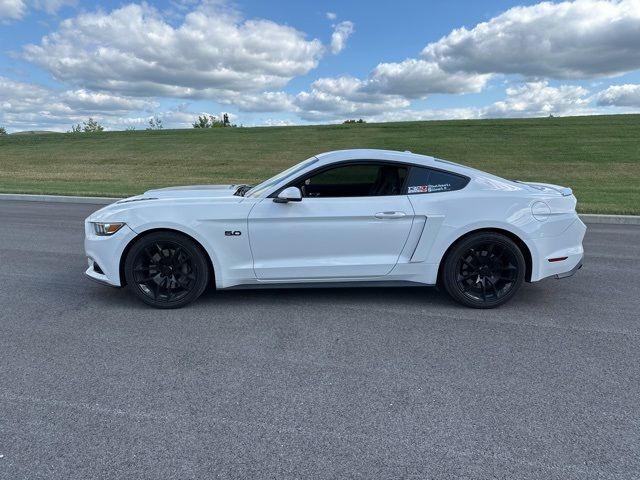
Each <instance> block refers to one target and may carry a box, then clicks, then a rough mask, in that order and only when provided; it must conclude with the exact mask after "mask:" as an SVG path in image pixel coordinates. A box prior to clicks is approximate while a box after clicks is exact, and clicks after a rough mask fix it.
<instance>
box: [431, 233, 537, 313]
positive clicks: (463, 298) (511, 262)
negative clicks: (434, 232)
mask: <svg viewBox="0 0 640 480" xmlns="http://www.w3.org/2000/svg"><path fill="white" fill-rule="evenodd" d="M525 269H526V264H525V260H524V256H523V255H522V252H521V251H520V249H519V248H518V246H517V245H516V244H515V243H514V242H513V240H511V239H510V238H508V237H506V236H504V235H501V234H499V233H492V232H487V233H476V234H472V235H470V236H468V237H467V238H465V239H463V240H462V241H460V242H459V243H458V244H456V245H455V246H454V247H453V249H452V250H451V251H450V252H449V254H448V255H447V257H446V259H445V262H444V265H443V269H442V284H443V286H444V288H445V290H446V291H447V293H448V294H449V295H450V296H451V297H452V298H453V299H454V300H456V301H457V302H459V303H461V304H462V305H465V306H467V307H473V308H493V307H497V306H499V305H502V304H503V303H505V302H506V301H507V300H509V299H510V298H511V297H513V295H514V294H515V293H516V292H517V291H518V289H519V288H520V286H521V285H522V283H523V281H524V276H525Z"/></svg>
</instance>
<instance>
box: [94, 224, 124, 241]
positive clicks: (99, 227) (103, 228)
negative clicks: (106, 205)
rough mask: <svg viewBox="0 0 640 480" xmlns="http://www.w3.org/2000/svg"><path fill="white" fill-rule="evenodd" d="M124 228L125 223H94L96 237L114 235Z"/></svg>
mask: <svg viewBox="0 0 640 480" xmlns="http://www.w3.org/2000/svg"><path fill="white" fill-rule="evenodd" d="M122 227H124V223H97V222H94V223H93V230H94V231H95V232H96V235H99V236H101V237H107V236H109V235H113V234H114V233H116V232H117V231H118V230H120V229H121V228H122Z"/></svg>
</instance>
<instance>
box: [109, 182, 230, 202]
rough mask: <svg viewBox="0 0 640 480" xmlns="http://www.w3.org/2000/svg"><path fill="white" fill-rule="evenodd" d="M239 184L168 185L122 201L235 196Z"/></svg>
mask: <svg viewBox="0 0 640 480" xmlns="http://www.w3.org/2000/svg"><path fill="white" fill-rule="evenodd" d="M238 187H239V185H189V186H182V187H167V188H156V189H153V190H147V191H146V192H144V193H143V194H142V195H136V196H134V197H129V198H125V199H124V200H120V201H119V202H117V203H119V204H121V203H129V202H136V201H141V200H158V199H165V198H167V199H169V198H176V199H188V198H220V197H233V194H234V193H235V191H236V190H237V189H238Z"/></svg>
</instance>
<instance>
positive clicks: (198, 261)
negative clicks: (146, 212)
mask: <svg viewBox="0 0 640 480" xmlns="http://www.w3.org/2000/svg"><path fill="white" fill-rule="evenodd" d="M125 276H126V280H127V285H128V286H129V288H130V289H131V290H132V291H133V292H134V293H135V294H136V296H137V297H138V298H139V299H140V300H142V301H143V302H145V303H147V304H148V305H151V306H153V307H156V308H179V307H182V306H184V305H186V304H188V303H190V302H192V301H194V300H195V299H196V298H198V297H199V296H200V295H201V294H202V292H203V291H204V290H205V288H206V287H207V285H208V283H209V267H208V264H207V261H206V257H205V256H204V253H203V252H202V250H201V249H200V247H199V246H198V245H196V244H195V243H194V242H193V241H192V240H191V239H189V238H188V237H186V236H184V235H181V234H179V233H174V232H155V233H151V234H149V235H146V236H144V237H142V238H141V239H140V240H138V241H137V242H136V243H135V244H134V245H133V247H132V248H131V250H130V251H129V254H128V255H127V258H126V260H125Z"/></svg>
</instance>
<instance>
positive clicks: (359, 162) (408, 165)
mask: <svg viewBox="0 0 640 480" xmlns="http://www.w3.org/2000/svg"><path fill="white" fill-rule="evenodd" d="M362 164H365V165H380V166H391V167H404V168H406V169H407V174H406V175H405V177H404V180H403V182H402V188H401V190H400V191H401V193H400V194H399V195H380V196H383V197H391V196H394V197H398V196H402V195H409V194H408V193H407V190H408V185H407V183H408V182H409V176H410V175H411V170H412V169H413V168H422V169H427V170H435V171H437V172H441V173H446V174H448V175H455V176H457V177H460V178H463V179H465V180H466V181H467V183H466V184H465V185H464V187H462V188H458V189H457V190H448V191H449V192H457V191H460V190H462V189H464V188H466V187H467V185H469V182H470V181H471V177H468V176H466V175H463V174H461V173H455V172H451V171H449V170H443V169H442V168H437V167H432V166H429V165H419V164H415V163H405V162H394V161H389V160H364V159H363V160H342V161H339V162H335V163H330V164H328V165H322V166H320V167H316V168H315V169H313V170H311V171H310V172H307V173H303V174H301V175H298V176H297V177H296V178H294V179H293V180H291V181H290V182H287V183H286V184H285V185H284V186H282V187H280V188H278V189H276V190H274V192H273V193H271V194H270V195H268V196H267V198H276V197H277V196H278V195H279V194H280V192H281V191H283V190H284V189H285V188H289V187H294V186H295V185H296V183H298V182H300V181H301V180H303V179H306V178H309V177H312V176H315V175H318V174H320V173H323V172H325V171H327V170H331V169H333V168H337V167H346V166H349V165H362ZM425 193H427V192H425ZM434 193H446V192H434ZM412 195H422V194H412ZM431 195H433V193H432V194H431ZM374 196H376V195H374ZM325 198H366V197H325Z"/></svg>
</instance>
